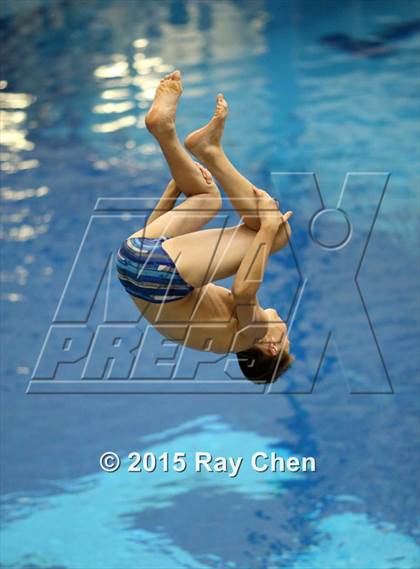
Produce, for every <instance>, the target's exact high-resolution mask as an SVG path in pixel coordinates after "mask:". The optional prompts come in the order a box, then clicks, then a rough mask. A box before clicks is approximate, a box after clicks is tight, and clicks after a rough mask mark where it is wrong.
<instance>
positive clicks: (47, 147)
mask: <svg viewBox="0 0 420 569" xmlns="http://www.w3.org/2000/svg"><path fill="white" fill-rule="evenodd" d="M418 18H419V14H418V6H417V4H416V2H414V1H413V2H411V1H410V0H406V1H405V2H404V3H401V4H400V5H398V7H397V6H396V5H395V3H394V2H391V1H390V0H389V1H388V0H375V1H374V2H362V1H361V0H354V1H352V2H345V3H341V2H336V1H333V0H327V1H325V2H322V3H318V2H313V1H311V0H296V1H292V0H290V1H289V0H282V1H277V0H276V1H275V0H252V1H251V0H249V1H246V0H243V1H240V0H220V1H217V2H210V1H206V0H203V1H200V2H198V1H196V0H190V1H185V2H184V1H177V2H170V1H162V2H155V1H153V0H143V1H142V2H141V3H137V2H131V1H128V0H126V1H123V0H119V1H117V0H101V1H100V0H89V2H68V1H65V0H56V1H54V2H49V1H47V0H20V1H19V2H12V1H11V0H4V1H3V3H2V6H1V31H2V45H3V49H2V69H1V72H2V76H1V77H0V87H1V90H0V102H1V109H2V110H1V111H0V112H1V122H2V135H1V142H2V148H1V174H2V176H1V178H2V179H1V196H2V212H1V214H2V239H3V244H2V265H1V299H2V334H3V336H2V347H3V350H2V351H3V354H2V356H3V357H2V363H1V365H2V368H1V370H2V372H1V405H2V409H1V418H2V433H3V436H2V446H1V456H2V468H1V483H2V512H3V516H2V517H3V530H2V534H3V535H2V541H1V563H2V566H4V567H7V568H9V567H10V568H29V567H30V568H43V569H52V568H58V567H60V568H68V569H97V568H99V567H101V568H103V569H115V568H117V567H118V568H120V569H126V568H127V569H128V568H130V569H131V568H132V567H139V568H142V569H143V568H144V569H150V568H156V569H158V568H159V569H163V568H165V569H178V568H181V567H182V568H191V569H199V568H231V569H238V568H241V569H242V568H243V569H245V568H246V569H249V568H256V569H257V568H258V569H262V568H267V569H274V568H280V567H284V568H288V569H290V568H291V569H303V568H310V569H341V568H342V569H394V568H398V569H399V568H410V569H415V568H416V567H418V566H419V562H420V558H419V548H418V538H419V528H418V504H419V502H418V489H419V488H418V476H417V464H418V442H419V424H418V412H419V404H418V402H419V399H418V393H419V391H418V390H419V368H418V361H419V349H418V348H419V347H418V342H416V334H417V333H418V301H416V298H418V297H417V288H418V276H419V275H418V242H417V238H418V221H417V219H418V197H417V196H418V194H417V192H418V165H419V163H418V150H419V147H418V135H419V128H418V127H419V123H418V99H419V66H418V53H419V32H418V22H417V20H418ZM174 68H180V69H181V70H182V73H183V80H184V93H183V96H182V100H181V103H180V109H179V113H178V119H177V120H178V129H179V133H180V136H181V137H184V136H186V135H187V134H188V133H189V132H190V131H191V130H193V129H195V128H197V127H198V126H200V125H202V124H204V122H206V121H207V120H208V117H209V116H210V115H211V113H212V110H213V106H214V97H215V94H216V93H217V92H219V91H222V92H223V93H224V94H225V97H226V98H227V100H228V101H229V103H230V116H229V121H228V125H227V128H226V133H225V142H224V145H225V148H226V150H227V152H228V153H229V155H230V156H231V158H232V160H233V162H234V163H235V164H236V165H237V167H238V168H239V169H240V170H241V171H243V172H244V174H246V175H247V176H248V177H249V178H250V179H251V180H252V181H253V182H254V183H255V184H256V185H257V186H259V187H263V188H265V189H267V190H268V191H270V193H271V194H273V195H274V196H275V197H276V198H277V199H279V200H280V202H281V204H282V207H284V209H293V210H294V211H295V217H294V218H293V225H292V227H293V240H292V247H291V248H289V249H288V250H287V251H284V252H282V253H280V254H279V255H277V256H276V257H274V258H273V259H272V260H271V261H270V265H269V268H268V271H267V276H266V279H265V281H264V284H263V286H262V288H261V295H260V300H261V302H262V304H263V305H264V306H276V308H277V309H278V310H279V312H280V314H282V315H283V314H284V315H286V316H288V317H289V319H291V320H293V326H292V327H291V340H292V346H293V351H294V354H295V356H296V362H295V364H294V366H293V368H292V369H291V370H290V371H289V372H288V373H287V374H286V375H285V376H284V378H282V379H281V381H279V382H278V383H276V384H275V385H274V386H273V387H272V388H270V389H268V390H266V393H265V394H254V395H253V394H252V393H251V392H247V393H240V390H238V392H237V393H223V392H221V393H219V394H189V395H188V394H187V395H183V396H179V395H177V394H173V393H172V394H170V393H169V394H167V393H160V394H159V393H158V394H155V395H152V394H141V393H137V394H124V393H122V392H121V391H118V390H116V391H115V393H114V394H112V393H109V392H108V393H106V394H94V393H81V394H79V395H77V394H74V393H73V394H71V395H65V394H49V395H46V394H39V393H38V394H36V393H32V392H31V393H29V394H26V393H25V392H26V389H27V387H28V384H29V382H30V380H31V377H32V374H33V371H34V368H35V365H36V361H37V358H38V355H39V352H40V350H41V347H42V345H43V342H44V339H45V337H46V334H47V332H48V330H49V327H50V324H51V322H52V320H53V317H54V314H55V311H56V308H57V305H58V303H59V301H60V298H61V296H62V292H63V289H64V286H65V284H66V282H67V279H68V276H69V273H70V270H71V268H72V266H73V262H74V259H75V256H76V254H77V252H78V250H79V248H80V244H81V241H82V237H83V235H84V233H85V230H86V228H87V226H88V223H89V220H90V218H91V215H92V214H93V211H94V207H95V204H96V203H97V200H98V199H99V198H117V199H119V198H138V197H142V198H150V203H152V201H153V199H156V198H157V197H158V196H159V194H160V192H161V191H162V188H163V187H164V185H165V184H166V183H167V180H168V171H167V167H166V165H165V163H164V161H163V159H162V157H161V155H160V153H159V150H158V147H157V145H156V143H155V142H154V140H153V139H152V138H151V137H150V135H149V134H148V132H147V130H146V129H145V128H144V115H145V112H146V111H147V109H148V107H149V106H150V102H151V99H152V97H153V93H154V89H155V87H156V84H157V82H158V80H159V79H160V77H161V76H162V75H163V74H165V73H167V72H169V71H171V70H172V69H174ZM349 172H350V173H356V174H353V175H351V176H350V177H349V178H348V180H347V185H346V191H345V193H344V197H343V202H342V207H343V209H344V211H346V212H350V213H351V218H352V229H353V232H354V239H352V241H351V246H352V247H353V249H351V248H350V247H344V248H343V249H342V250H340V251H342V253H340V254H339V255H336V256H335V257H332V256H331V255H328V254H327V253H328V251H325V250H324V249H322V248H321V249H320V250H318V249H316V246H315V245H314V242H313V241H311V240H310V239H309V238H308V232H307V223H308V221H309V220H310V216H311V215H312V214H313V213H314V212H315V211H316V207H315V205H316V200H317V199H318V198H317V195H318V194H317V193H316V183H315V178H314V176H313V175H312V174H308V173H315V174H316V180H317V181H318V183H319V188H320V191H321V193H322V198H323V201H324V204H325V206H326V207H328V208H335V207H336V205H337V202H338V199H339V195H340V190H341V188H342V186H343V184H344V181H345V179H346V174H347V173H349ZM318 206H319V204H318ZM378 206H380V207H379V208H378ZM334 211H335V210H334ZM124 219H125V220H126V221H127V220H128V223H132V221H133V220H132V219H131V218H124ZM374 220H375V223H374V227H373V230H372V232H371V234H370V239H369V240H368V246H367V248H366V249H364V246H365V244H366V240H367V237H368V235H369V230H370V228H371V227H372V222H373V221H374ZM324 222H325V223H324ZM341 222H342V219H341V218H337V219H336V218H335V217H334V215H333V216H332V217H331V218H330V219H326V218H324V220H322V219H321V218H320V219H319V220H318V222H317V224H316V227H315V228H314V237H316V238H317V239H319V240H320V241H322V242H324V243H326V242H328V240H329V239H330V240H331V243H334V239H335V240H336V241H339V240H340V239H342V238H343V237H342V231H343V227H344V226H342V225H340V224H341ZM106 227H107V229H106V239H108V240H109V241H110V242H114V241H115V248H117V247H118V245H119V243H120V241H121V225H118V226H117V225H115V226H113V225H112V223H110V224H108V225H107V226H106ZM327 244H328V243H327ZM361 258H362V261H363V262H362V264H361V265H360V266H359V265H358V263H359V262H360V259H361ZM97 263H99V261H97V260H95V259H92V265H91V267H90V268H89V267H88V268H87V272H86V275H85V276H83V274H82V275H79V277H78V278H79V280H78V285H79V286H78V287H77V288H76V291H75V296H74V297H72V298H73V301H74V304H73V305H72V304H71V302H70V304H69V305H68V306H69V310H70V311H71V307H72V306H73V308H74V310H75V311H77V309H78V307H80V305H83V303H84V302H87V301H88V296H87V295H88V293H87V290H88V288H89V282H90V281H89V279H90V273H89V271H91V272H92V271H95V270H96V267H97ZM99 264H100V263H99ZM98 266H99V265H98ZM98 270H99V269H98ZM356 272H357V285H358V288H357V287H355V275H356ZM302 277H303V278H307V279H308V281H307V282H308V284H307V287H306V289H305V291H303V292H304V294H303V293H302V287H301V285H302V282H301V281H302ZM357 291H360V294H361V295H362V298H363V303H364V304H363V305H362V304H361V302H360V298H361V297H360V294H359V293H358V292H357ZM299 295H301V301H300V304H299V306H297V305H296V299H297V298H300V297H299ZM116 298H117V300H116V301H115V305H114V306H113V307H112V309H113V314H114V315H115V314H116V313H118V312H119V310H121V311H124V315H126V314H127V310H134V309H133V308H132V307H129V308H128V304H125V303H126V302H127V299H126V298H125V297H123V293H122V292H121V296H118V297H116ZM75 299H76V300H75ZM120 299H121V300H120ZM361 306H364V309H363V310H361V308H360V307H361ZM367 315H368V317H369V318H368V320H367ZM129 317H130V318H133V319H134V318H135V316H134V312H130V313H129ZM331 330H332V331H333V333H332V334H331V336H329V333H330V331H331ZM372 330H374V333H375V335H374V336H373V335H372ZM327 338H329V341H328V342H327V341H326V339H327ZM375 342H376V343H375ZM324 349H325V354H324V355H325V357H324V358H320V354H321V353H322V352H323V350H324ZM195 358H196V355H195V354H194V353H193V352H188V353H187V363H188V361H189V362H191V364H192V363H193V362H194V361H195ZM318 368H319V369H318ZM200 373H201V372H200ZM202 373H203V375H205V374H206V373H208V371H207V372H206V371H205V370H203V372H202ZM361 377H362V378H364V379H363V381H361V380H360V378H361ZM198 379H199V380H200V377H199V378H198ZM315 379H316V380H315ZM34 383H35V381H33V382H32V384H34ZM107 450H113V451H115V452H118V453H119V454H120V455H121V456H122V457H125V456H127V454H128V452H129V451H133V450H135V451H140V452H141V451H143V450H148V451H151V452H154V453H156V454H159V455H160V454H162V452H170V453H172V452H178V451H185V452H187V453H188V456H193V454H194V453H195V452H196V451H209V452H212V453H213V454H214V455H216V456H243V457H245V459H248V458H249V457H250V456H251V455H252V454H253V453H254V452H256V451H266V452H271V451H273V450H275V451H276V452H277V453H278V454H281V455H283V456H289V455H295V456H315V457H316V458H317V472H316V473H299V474H298V475H296V474H292V473H287V472H286V473H272V472H267V473H264V474H261V473H256V472H255V471H253V470H252V469H250V468H249V467H248V466H246V467H244V469H243V470H241V472H240V474H239V475H238V476H237V477H236V478H229V477H228V476H227V475H224V474H222V473H220V474H216V473H212V474H211V473H202V475H197V474H195V473H194V472H193V471H192V470H191V469H187V470H186V471H185V472H184V473H173V472H169V473H161V472H158V471H157V472H155V473H153V474H149V475H143V474H134V473H128V472H127V459H124V461H123V467H122V468H121V469H120V470H119V471H118V472H117V473H115V474H107V473H105V472H102V471H100V468H99V465H98V459H99V456H100V455H101V453H102V452H104V451H107Z"/></svg>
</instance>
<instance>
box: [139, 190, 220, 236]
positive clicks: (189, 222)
mask: <svg viewBox="0 0 420 569" xmlns="http://www.w3.org/2000/svg"><path fill="white" fill-rule="evenodd" d="M219 209H220V196H219V194H217V195H215V196H213V195H212V194H210V195H207V194H198V195H196V196H191V197H189V198H187V199H186V200H185V201H184V202H182V203H181V204H180V205H178V206H177V207H175V208H174V209H172V210H171V211H167V212H166V213H164V214H163V215H161V216H160V217H158V218H157V219H155V220H154V221H152V223H150V224H148V225H146V227H145V228H143V229H139V231H137V232H136V233H135V234H134V235H132V237H135V236H139V235H142V236H143V235H144V237H153V238H158V237H162V236H165V237H177V236H180V235H184V234H185V233H192V232H194V231H198V230H199V229H201V228H202V227H203V226H204V225H206V223H208V222H209V221H210V220H211V219H212V218H213V217H214V216H215V215H216V213H217V212H218V211H219Z"/></svg>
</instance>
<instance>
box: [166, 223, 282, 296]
mask: <svg viewBox="0 0 420 569" xmlns="http://www.w3.org/2000/svg"><path fill="white" fill-rule="evenodd" d="M254 238H255V231H254V230H252V229H250V228H249V227H247V226H246V225H245V224H241V225H236V226H234V227H227V228H224V229H206V230H202V231H196V232H194V233H188V234H186V235H180V236H179V237H174V238H173V239H169V240H168V241H165V243H164V244H163V247H164V249H165V250H166V251H167V253H168V254H169V255H170V257H171V258H172V259H174V261H175V264H176V267H177V269H178V271H179V273H180V275H181V276H182V277H183V278H184V279H185V280H186V281H187V282H188V283H189V284H191V285H192V286H194V287H200V286H203V285H204V284H206V283H209V282H213V281H217V280H220V279H224V278H226V277H230V276H232V275H234V274H235V273H236V271H237V270H238V267H239V265H240V264H241V261H242V259H243V257H244V255H245V254H246V252H247V251H248V249H249V247H250V246H251V244H252V241H253V240H254ZM286 243H287V238H286V239H285V240H284V241H283V242H282V243H281V242H280V241H279V242H278V243H276V244H273V248H272V252H274V250H276V249H275V248H276V247H277V248H280V247H284V246H285V245H286Z"/></svg>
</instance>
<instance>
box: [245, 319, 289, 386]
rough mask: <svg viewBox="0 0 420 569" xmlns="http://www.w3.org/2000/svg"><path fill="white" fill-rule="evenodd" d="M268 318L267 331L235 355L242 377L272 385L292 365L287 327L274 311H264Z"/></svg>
mask: <svg viewBox="0 0 420 569" xmlns="http://www.w3.org/2000/svg"><path fill="white" fill-rule="evenodd" d="M265 313H266V315H267V316H268V318H269V324H268V330H267V332H266V334H265V335H264V337H263V338H260V339H259V340H258V341H257V342H255V344H254V345H253V346H252V347H251V348H248V350H244V351H242V352H238V353H237V357H238V363H239V367H240V368H241V371H242V373H243V374H244V376H245V377H246V378H247V379H249V380H250V381H253V382H254V383H274V382H275V381H277V380H278V378H279V377H280V376H281V375H282V374H283V373H284V372H285V371H286V370H287V369H288V368H289V367H290V366H291V365H292V362H293V360H294V357H293V356H292V355H291V354H290V342H289V339H288V337H287V326H286V324H285V323H284V322H283V320H282V319H281V318H280V316H279V315H278V313H277V312H276V310H274V309H273V308H268V309H266V310H265Z"/></svg>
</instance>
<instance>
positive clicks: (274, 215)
mask: <svg viewBox="0 0 420 569" xmlns="http://www.w3.org/2000/svg"><path fill="white" fill-rule="evenodd" d="M252 189H253V190H254V194H255V197H256V198H257V212H258V217H259V218H260V222H261V225H271V226H275V227H279V226H280V225H281V224H282V223H287V221H288V220H289V219H290V218H291V217H292V215H293V212H292V211H287V212H286V213H285V214H283V213H282V212H281V211H280V210H279V208H278V207H277V204H276V202H275V201H274V200H273V198H272V197H271V196H270V195H269V194H268V193H267V192H265V191H264V190H259V189H258V188H256V187H255V186H253V187H252Z"/></svg>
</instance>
